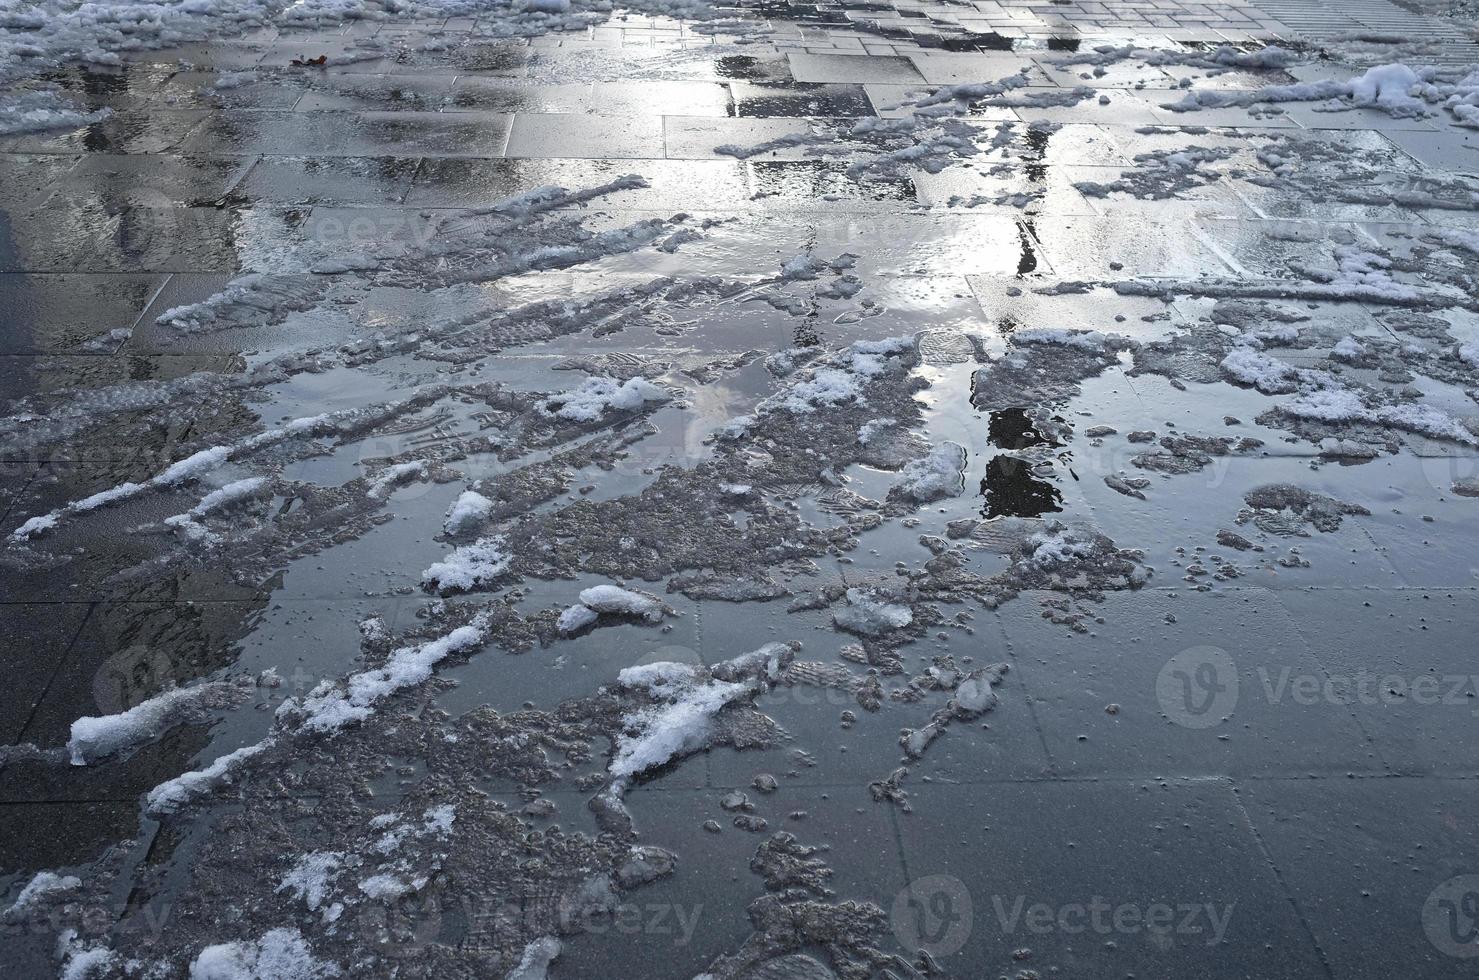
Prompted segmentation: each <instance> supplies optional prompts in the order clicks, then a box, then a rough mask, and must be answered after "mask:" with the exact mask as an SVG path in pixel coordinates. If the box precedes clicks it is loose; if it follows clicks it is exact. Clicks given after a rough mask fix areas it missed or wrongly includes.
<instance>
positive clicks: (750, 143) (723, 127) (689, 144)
mask: <svg viewBox="0 0 1479 980" xmlns="http://www.w3.org/2000/svg"><path fill="white" fill-rule="evenodd" d="M662 127H663V146H664V150H665V152H666V153H667V156H668V159H670V160H733V159H736V158H737V155H736V154H735V153H732V152H729V153H726V152H720V150H719V148H720V147H726V148H733V149H737V150H739V151H741V153H749V152H750V151H751V150H752V148H757V147H760V146H762V145H763V144H768V143H769V142H770V141H772V140H784V139H786V138H787V137H790V136H800V137H804V136H807V135H809V134H810V133H811V132H812V131H813V124H812V122H811V121H810V120H808V119H804V118H798V119H789V118H778V119H774V118H767V119H751V118H737V119H732V118H723V117H713V116H666V117H664V119H663V121H662ZM806 158H807V153H806V147H805V146H804V145H803V146H785V145H780V146H777V147H775V148H773V149H765V150H762V151H759V152H756V153H754V155H752V156H749V157H748V159H754V160H805V159H806Z"/></svg>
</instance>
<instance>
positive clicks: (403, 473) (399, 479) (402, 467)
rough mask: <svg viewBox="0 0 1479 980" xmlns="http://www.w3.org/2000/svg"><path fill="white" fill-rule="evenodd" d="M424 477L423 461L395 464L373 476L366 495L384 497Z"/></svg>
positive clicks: (424, 466) (414, 460) (424, 465)
mask: <svg viewBox="0 0 1479 980" xmlns="http://www.w3.org/2000/svg"><path fill="white" fill-rule="evenodd" d="M424 476H426V463H425V461H424V460H419V459H413V460H411V461H410V462H409V463H396V464H395V465H394V466H387V467H386V468H385V469H383V470H381V471H380V472H379V473H377V474H376V475H375V479H374V480H373V481H371V483H370V489H369V491H368V493H369V495H370V496H372V497H384V496H385V495H386V494H388V493H390V491H392V490H394V489H395V488H396V487H398V486H402V485H403V484H406V483H410V482H411V481H412V480H415V479H419V478H421V477H424Z"/></svg>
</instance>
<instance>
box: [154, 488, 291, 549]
mask: <svg viewBox="0 0 1479 980" xmlns="http://www.w3.org/2000/svg"><path fill="white" fill-rule="evenodd" d="M271 482H272V481H270V480H268V479H267V478H266V477H263V476H250V477H247V478H245V479H242V480H235V481H233V482H231V483H228V484H226V485H225V486H223V487H221V488H220V489H219V490H212V491H211V492H210V493H208V494H206V495H205V496H204V497H202V498H200V503H198V504H196V505H195V506H194V507H192V508H190V509H189V510H188V511H186V512H185V513H183V514H175V515H174V516H173V517H166V518H165V519H164V524H165V525H166V526H167V527H171V528H174V529H175V530H177V531H179V532H180V533H181V534H183V535H185V537H186V538H188V539H189V540H191V541H207V542H213V541H215V540H217V536H216V535H214V534H212V533H211V532H210V531H209V530H207V528H206V527H205V525H203V524H201V523H200V522H199V518H202V517H209V516H210V515H212V514H215V513H217V512H219V511H223V510H228V509H230V508H232V507H235V506H237V505H238V504H241V503H243V502H245V501H247V500H251V499H253V498H254V497H256V496H258V494H259V493H260V492H261V490H262V488H263V487H266V486H268V485H270V484H271Z"/></svg>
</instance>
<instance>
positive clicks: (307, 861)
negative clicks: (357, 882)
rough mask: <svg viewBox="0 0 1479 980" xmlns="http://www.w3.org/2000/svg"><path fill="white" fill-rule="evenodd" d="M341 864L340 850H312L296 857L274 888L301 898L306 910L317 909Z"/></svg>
mask: <svg viewBox="0 0 1479 980" xmlns="http://www.w3.org/2000/svg"><path fill="white" fill-rule="evenodd" d="M343 865H344V854H343V853H342V852H340V851H312V852H310V853H308V854H304V855H303V856H302V857H300V858H298V860H297V862H296V863H294V865H293V867H292V869H291V870H289V871H288V873H287V874H285V875H283V878H282V881H281V882H280V883H279V884H278V886H277V889H276V890H277V891H279V892H289V893H291V894H292V896H293V897H294V898H298V899H302V900H303V904H304V905H306V906H308V911H310V912H314V911H317V910H318V907H319V906H320V905H322V904H323V900H324V899H325V898H327V897H328V894H329V887H330V886H331V885H332V884H333V882H334V879H335V878H336V877H338V875H339V870H340V869H341V868H342V867H343Z"/></svg>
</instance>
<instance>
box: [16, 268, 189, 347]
mask: <svg viewBox="0 0 1479 980" xmlns="http://www.w3.org/2000/svg"><path fill="white" fill-rule="evenodd" d="M163 285H164V277H163V276H157V275H117V276H86V275H56V276H49V275H34V274H8V275H0V297H3V298H0V305H3V307H4V309H5V311H6V312H5V314H4V318H3V319H4V332H3V335H0V351H3V352H4V353H6V354H60V353H83V352H86V353H96V354H104V355H106V354H112V353H114V352H116V351H117V350H118V349H119V347H121V346H122V345H123V343H124V341H125V340H126V339H127V334H126V333H124V334H115V333H114V331H129V330H131V329H132V328H133V326H134V324H135V322H137V320H138V318H139V315H140V314H141V313H143V311H144V308H145V307H147V306H148V305H149V303H150V301H151V300H153V298H154V296H155V294H156V293H157V292H158V291H159V289H160V287H161V286H163Z"/></svg>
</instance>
